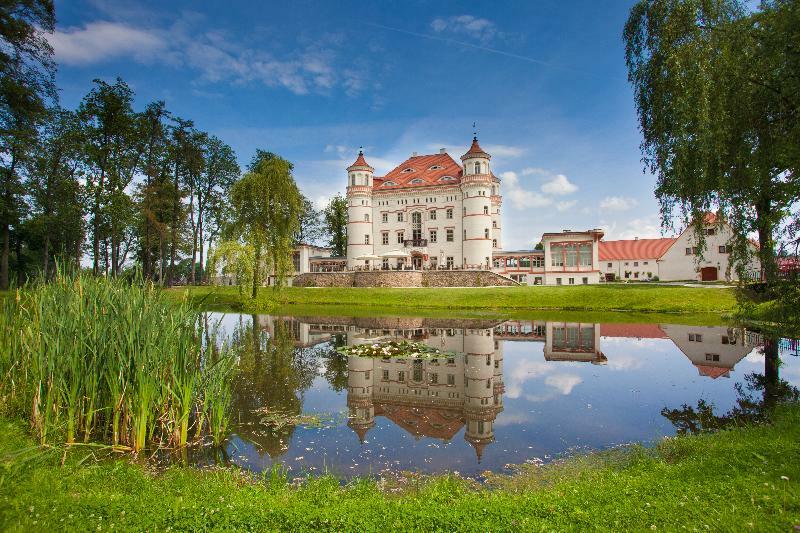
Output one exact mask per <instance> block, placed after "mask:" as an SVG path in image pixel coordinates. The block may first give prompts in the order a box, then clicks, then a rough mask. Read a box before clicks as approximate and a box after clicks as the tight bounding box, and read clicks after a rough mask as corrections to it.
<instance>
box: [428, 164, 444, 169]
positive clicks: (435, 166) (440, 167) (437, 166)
mask: <svg viewBox="0 0 800 533" xmlns="http://www.w3.org/2000/svg"><path fill="white" fill-rule="evenodd" d="M443 168H444V167H443V166H441V165H433V166H432V167H431V168H429V169H428V170H441V169H443Z"/></svg>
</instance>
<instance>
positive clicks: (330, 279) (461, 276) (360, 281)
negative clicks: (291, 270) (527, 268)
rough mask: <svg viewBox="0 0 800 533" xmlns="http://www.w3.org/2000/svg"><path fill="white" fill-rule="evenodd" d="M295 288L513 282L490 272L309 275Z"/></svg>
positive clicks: (299, 279) (297, 279)
mask: <svg viewBox="0 0 800 533" xmlns="http://www.w3.org/2000/svg"><path fill="white" fill-rule="evenodd" d="M293 285H294V286H295V287H490V286H504V287H510V286H513V285H518V283H517V282H515V281H514V280H512V279H510V278H507V277H505V276H501V275H500V274H496V273H494V272H490V271H488V270H426V271H423V272H421V271H418V270H409V271H382V270H374V271H365V272H310V273H306V274H300V275H299V276H295V278H294V282H293Z"/></svg>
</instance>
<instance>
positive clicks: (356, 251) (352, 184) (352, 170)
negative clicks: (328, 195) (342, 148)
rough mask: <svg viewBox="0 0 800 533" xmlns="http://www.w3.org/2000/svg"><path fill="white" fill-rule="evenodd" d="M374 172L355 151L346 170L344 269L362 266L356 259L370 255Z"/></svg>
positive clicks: (360, 261)
mask: <svg viewBox="0 0 800 533" xmlns="http://www.w3.org/2000/svg"><path fill="white" fill-rule="evenodd" d="M374 172H375V169H374V168H372V167H371V166H369V164H368V163H367V160H366V159H364V151H363V150H359V151H358V158H357V159H356V161H355V163H353V164H352V165H350V166H349V167H347V266H348V268H353V267H354V266H364V265H366V261H363V260H358V259H356V257H363V256H366V255H373V254H374V251H373V250H374V248H373V245H374V244H375V243H374V242H373V232H372V223H373V220H372V180H373V173H374Z"/></svg>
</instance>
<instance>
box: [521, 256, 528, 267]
mask: <svg viewBox="0 0 800 533" xmlns="http://www.w3.org/2000/svg"><path fill="white" fill-rule="evenodd" d="M519 266H520V268H530V267H531V258H530V257H520V258H519Z"/></svg>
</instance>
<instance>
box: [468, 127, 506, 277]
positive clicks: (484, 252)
mask: <svg viewBox="0 0 800 533" xmlns="http://www.w3.org/2000/svg"><path fill="white" fill-rule="evenodd" d="M491 158H492V156H490V155H489V154H487V153H486V152H484V151H483V148H481V147H480V145H479V144H478V137H477V135H476V136H475V137H473V138H472V146H470V149H469V150H467V153H466V154H464V155H462V156H461V162H462V164H463V166H464V167H463V171H464V172H463V176H462V178H461V193H462V194H461V196H462V203H463V207H464V211H463V213H462V216H463V224H462V227H463V234H462V236H461V238H462V241H463V247H462V251H463V257H462V258H461V259H462V264H464V265H469V266H472V267H477V266H479V265H481V266H483V267H484V268H491V261H492V233H493V232H492V205H491V204H492V192H493V190H492V185H493V183H492V171H491V169H490V168H489V160H490V159H491ZM498 189H499V188H498Z"/></svg>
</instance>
